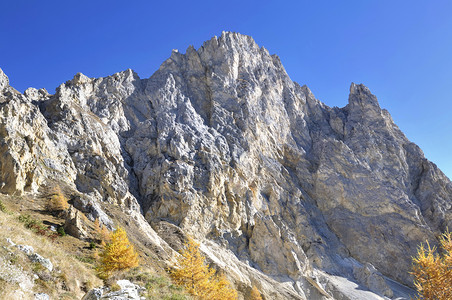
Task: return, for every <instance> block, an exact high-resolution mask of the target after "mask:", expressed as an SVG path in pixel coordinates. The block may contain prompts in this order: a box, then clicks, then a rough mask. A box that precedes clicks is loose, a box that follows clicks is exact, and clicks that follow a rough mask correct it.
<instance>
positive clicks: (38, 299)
mask: <svg viewBox="0 0 452 300" xmlns="http://www.w3.org/2000/svg"><path fill="white" fill-rule="evenodd" d="M35 300H50V296H49V295H47V294H46V293H36V294H35Z"/></svg>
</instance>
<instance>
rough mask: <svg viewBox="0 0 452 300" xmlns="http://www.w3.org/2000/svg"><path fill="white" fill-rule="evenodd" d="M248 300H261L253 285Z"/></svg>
mask: <svg viewBox="0 0 452 300" xmlns="http://www.w3.org/2000/svg"><path fill="white" fill-rule="evenodd" d="M249 299H250V300H262V295H261V293H260V292H259V290H258V289H257V287H256V286H255V285H253V288H252V289H251V293H250V298H249Z"/></svg>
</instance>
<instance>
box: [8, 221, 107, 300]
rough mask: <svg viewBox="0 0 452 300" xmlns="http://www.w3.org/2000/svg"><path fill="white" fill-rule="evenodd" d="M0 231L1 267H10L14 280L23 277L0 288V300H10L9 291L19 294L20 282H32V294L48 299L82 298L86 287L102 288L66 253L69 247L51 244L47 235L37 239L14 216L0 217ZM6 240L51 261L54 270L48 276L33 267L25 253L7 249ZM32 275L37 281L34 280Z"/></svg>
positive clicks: (93, 273)
mask: <svg viewBox="0 0 452 300" xmlns="http://www.w3.org/2000/svg"><path fill="white" fill-rule="evenodd" d="M41 224H42V223H41ZM43 226H44V225H43ZM44 227H45V226H44ZM0 229H1V230H0V246H3V247H0V249H3V250H2V251H0V259H1V260H0V263H3V264H4V266H3V270H5V269H6V268H7V267H10V269H11V272H13V273H14V272H15V274H16V277H18V278H19V277H21V276H22V279H21V280H17V282H15V281H14V280H12V281H11V282H8V284H9V286H7V285H1V286H2V288H1V289H0V299H10V292H11V290H15V291H16V292H17V293H18V294H20V287H19V284H20V281H23V282H27V280H31V281H32V282H33V287H32V288H31V292H34V293H39V292H43V293H47V294H49V295H50V296H51V298H56V296H62V295H63V294H64V295H66V296H65V297H66V298H67V299H71V298H72V299H74V298H81V297H82V296H83V295H84V294H85V292H86V290H87V288H88V287H89V288H91V287H92V286H99V285H102V282H101V280H100V279H98V278H97V277H96V276H95V272H94V269H93V268H89V267H87V266H86V265H85V264H84V263H82V262H80V261H78V260H77V259H76V258H75V257H73V256H72V255H70V253H71V252H72V251H74V249H70V250H69V249H67V246H69V247H70V243H65V242H64V241H56V242H52V240H51V239H49V238H48V237H47V236H46V235H37V234H36V233H35V232H33V231H31V230H28V229H26V228H25V227H24V226H23V223H22V222H20V221H19V220H18V217H17V215H8V214H4V213H0ZM38 233H39V232H38ZM7 238H9V239H11V240H12V241H13V242H14V243H15V244H20V245H27V246H31V247H33V249H34V252H35V253H38V254H40V255H41V256H43V257H44V258H48V259H50V261H51V262H52V264H53V266H54V270H53V271H52V272H49V271H48V270H47V269H45V268H43V267H42V265H40V264H37V263H32V262H31V261H30V260H29V259H28V257H27V256H26V255H25V254H24V253H22V252H21V251H19V250H18V249H17V248H16V247H12V246H11V245H9V244H8V243H7V242H6V239H7ZM58 239H67V241H69V240H70V239H72V240H73V239H74V238H70V237H61V238H58ZM4 275H5V276H1V275H0V277H1V278H2V279H5V277H6V278H7V276H6V275H7V274H4ZM35 275H36V276H37V277H38V278H34V277H36V276H35ZM27 278H28V279H27ZM5 286H6V287H5ZM28 296H29V295H28ZM28 296H27V295H22V296H21V297H22V298H23V299H27V297H28Z"/></svg>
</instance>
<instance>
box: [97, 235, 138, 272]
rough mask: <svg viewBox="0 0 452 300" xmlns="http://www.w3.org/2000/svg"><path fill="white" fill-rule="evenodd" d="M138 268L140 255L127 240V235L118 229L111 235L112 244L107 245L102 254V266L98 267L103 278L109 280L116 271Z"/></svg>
mask: <svg viewBox="0 0 452 300" xmlns="http://www.w3.org/2000/svg"><path fill="white" fill-rule="evenodd" d="M136 266H138V253H136V252H135V250H134V248H133V245H132V244H131V243H130V242H129V239H128V238H127V233H126V231H125V230H124V228H122V227H118V228H117V229H116V230H115V231H114V232H113V233H112V234H111V242H110V243H108V244H107V245H105V249H104V251H103V252H102V253H101V254H100V264H99V266H98V267H97V271H98V274H99V276H100V277H101V278H108V277H110V276H111V274H112V273H113V272H114V271H119V270H125V269H129V268H133V267H136Z"/></svg>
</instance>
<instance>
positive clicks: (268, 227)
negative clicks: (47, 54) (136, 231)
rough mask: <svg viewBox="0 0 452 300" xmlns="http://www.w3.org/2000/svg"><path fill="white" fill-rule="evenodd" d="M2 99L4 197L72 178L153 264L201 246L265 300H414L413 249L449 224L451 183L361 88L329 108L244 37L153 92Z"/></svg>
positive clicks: (95, 89) (176, 70) (164, 73)
mask: <svg viewBox="0 0 452 300" xmlns="http://www.w3.org/2000/svg"><path fill="white" fill-rule="evenodd" d="M0 83H1V85H0V87H2V88H4V87H6V86H7V85H8V79H7V77H6V76H5V75H4V74H3V72H1V73H0ZM7 97H8V102H7V103H6V104H5V105H2V106H0V116H1V119H0V138H1V139H2V141H4V143H3V144H2V145H0V154H1V156H0V157H1V163H0V180H1V182H2V185H1V187H0V190H1V191H2V192H6V193H21V192H24V191H30V192H35V191H38V190H39V187H40V186H44V185H46V184H48V182H54V181H58V180H59V179H61V178H64V180H65V184H66V185H68V186H70V187H71V188H72V189H74V191H77V193H81V194H82V196H81V198H80V199H79V200H77V202H76V203H77V209H79V210H80V211H83V212H84V213H86V214H87V215H89V216H91V217H94V216H102V218H103V222H104V223H108V224H110V223H112V221H111V220H109V216H107V214H105V213H104V212H103V211H102V209H101V206H102V205H101V204H103V203H109V204H111V205H115V206H117V207H120V208H121V210H124V211H126V212H127V213H129V214H131V215H133V216H134V220H136V221H137V222H138V223H139V224H140V226H141V228H143V230H144V231H145V232H146V234H147V236H148V237H149V239H150V241H151V242H150V243H152V244H153V246H152V247H154V246H155V249H158V251H163V250H162V247H163V246H161V245H164V244H165V243H166V242H167V243H168V245H172V244H173V241H172V239H173V238H174V237H173V236H172V235H171V234H170V232H176V231H178V232H185V233H189V234H192V235H193V236H195V237H197V238H198V239H200V240H203V243H204V246H203V249H204V251H205V253H208V256H209V257H210V258H211V259H212V261H214V262H215V263H216V264H217V265H218V266H220V267H221V268H223V269H224V270H225V271H226V272H227V273H228V274H232V275H231V276H232V277H234V278H235V280H236V283H237V285H238V286H249V285H250V284H251V283H253V282H259V283H260V284H261V285H262V286H261V288H262V290H264V291H265V293H266V295H267V296H268V297H270V298H271V299H325V298H322V297H327V296H325V295H328V297H333V298H334V297H335V298H337V299H344V298H347V299H382V297H392V296H394V297H406V298H409V295H408V296H407V294H406V291H405V292H403V289H402V288H401V286H400V284H405V285H412V278H411V277H410V275H409V270H410V268H411V256H412V255H414V254H415V252H416V248H417V245H419V243H421V242H423V241H425V240H426V239H429V240H430V241H432V242H434V241H435V236H437V235H438V233H439V232H440V231H441V230H442V229H443V228H444V226H446V225H447V224H449V225H450V224H452V208H451V206H450V201H451V199H452V188H451V186H452V185H451V183H450V181H449V180H448V179H447V178H446V177H445V176H444V175H442V173H441V172H440V171H439V170H437V168H436V166H434V165H433V164H432V163H430V162H429V161H428V160H426V159H425V157H424V156H423V154H422V151H420V149H419V148H418V147H417V146H415V145H414V144H413V143H411V142H410V141H409V140H408V139H407V138H406V137H405V136H404V135H403V133H402V132H401V131H400V130H399V129H398V128H397V126H396V125H395V124H394V123H393V121H392V119H391V118H390V116H389V113H387V112H386V111H385V110H382V109H381V108H380V106H379V104H378V101H377V98H376V97H375V96H374V95H373V94H372V93H371V92H370V91H369V89H368V88H367V87H365V86H364V85H362V84H354V83H352V84H351V87H350V95H349V103H348V105H347V106H346V107H344V108H330V107H328V106H327V105H325V104H323V103H322V102H320V101H319V100H317V99H316V98H315V96H314V94H313V93H312V92H311V91H310V90H309V88H308V87H306V86H303V87H301V86H300V85H299V84H297V83H295V82H293V81H292V80H291V79H290V78H289V76H288V75H287V73H286V71H285V70H284V67H283V66H282V64H281V61H280V60H279V58H278V57H277V56H276V55H270V54H269V53H268V51H267V50H266V49H265V48H263V47H259V46H258V45H257V44H256V43H255V41H254V40H253V39H252V38H251V37H249V36H245V35H241V34H238V33H231V32H223V33H222V35H221V36H220V37H214V38H212V39H211V40H209V41H207V42H205V43H204V44H203V46H201V47H200V48H199V49H195V48H194V47H188V49H187V51H186V53H185V54H182V53H180V52H178V51H173V52H172V54H171V56H170V57H169V58H168V59H167V60H166V61H165V62H163V63H162V65H161V66H160V68H159V69H158V70H157V71H156V72H155V73H154V74H153V75H152V76H151V77H150V78H148V79H140V78H139V76H138V75H137V74H136V73H134V72H133V71H132V70H130V69H129V70H126V71H123V72H119V73H116V74H113V75H111V76H108V77H104V78H88V77H87V76H85V75H83V74H80V73H79V74H77V75H75V76H74V78H73V79H72V80H70V81H68V82H67V83H66V84H62V85H61V86H60V87H59V88H58V89H57V93H56V94H55V95H48V94H45V93H44V92H42V93H38V92H36V90H29V91H28V90H27V92H26V93H25V94H24V95H16V94H14V95H13V94H11V95H8V96H7ZM35 99H40V100H41V101H24V100H35ZM18 114H20V115H18ZM140 213H141V214H140ZM145 219H146V220H145ZM149 224H151V225H152V227H153V229H152V228H150V227H149ZM450 226H452V225H450ZM168 228H170V229H168ZM171 228H173V229H171ZM176 229H177V230H176ZM159 234H160V236H159ZM152 247H150V248H152ZM168 247H169V246H168ZM278 281H279V282H284V283H285V284H284V285H283V284H280V283H278ZM397 282H398V283H397ZM355 283H358V284H360V289H361V287H362V290H360V291H356V289H354V288H352V286H353V284H355ZM355 286H356V285H355ZM365 289H367V291H364V290H365ZM408 294H409V293H408ZM269 295H271V296H269Z"/></svg>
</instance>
